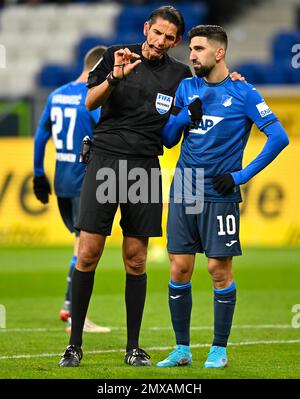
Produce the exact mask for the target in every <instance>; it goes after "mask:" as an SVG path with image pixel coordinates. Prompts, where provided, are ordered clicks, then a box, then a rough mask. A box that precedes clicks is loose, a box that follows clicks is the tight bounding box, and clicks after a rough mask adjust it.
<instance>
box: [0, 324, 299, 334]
mask: <svg viewBox="0 0 300 399" xmlns="http://www.w3.org/2000/svg"><path fill="white" fill-rule="evenodd" d="M232 328H235V329H288V328H290V329H292V328H293V327H292V325H291V324H240V325H233V326H232ZM111 329H112V330H114V331H118V330H126V327H111ZM171 329H172V327H171V326H169V327H148V328H144V330H150V331H162V330H171ZM191 330H213V326H191ZM59 331H63V328H38V327H37V328H3V329H0V333H1V332H3V333H4V332H59Z"/></svg>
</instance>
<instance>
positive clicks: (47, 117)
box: [33, 46, 110, 332]
mask: <svg viewBox="0 0 300 399" xmlns="http://www.w3.org/2000/svg"><path fill="white" fill-rule="evenodd" d="M105 50H106V48H105V47H102V46H97V47H94V48H92V49H91V50H90V51H89V52H88V53H87V54H86V56H85V59H84V68H83V71H82V73H81V75H80V76H79V77H78V78H77V79H76V80H75V81H73V82H70V83H68V84H66V85H64V86H62V87H59V88H58V89H56V90H54V91H53V92H52V93H51V94H50V96H49V97H48V100H47V103H46V106H45V109H44V112H43V114H42V116H41V118H40V121H39V124H38V127H37V130H36V133H35V139H34V179H33V189H34V193H35V196H36V197H37V199H38V200H40V201H41V202H42V203H43V204H47V203H48V201H49V194H51V186H50V183H49V181H48V178H47V176H46V175H45V171H44V156H45V147H46V144H47V142H48V140H49V139H50V137H51V136H52V138H53V141H54V145H55V149H56V167H55V178H54V189H55V194H56V196H57V202H58V207H59V211H60V214H61V217H62V219H63V221H64V223H65V225H66V227H67V228H68V230H69V231H70V232H71V233H74V232H75V236H76V237H75V244H74V253H73V257H72V260H71V265H70V270H69V274H68V278H67V281H68V286H67V291H66V297H65V302H64V306H63V309H62V310H61V311H60V318H61V319H62V320H64V321H68V327H67V331H68V332H70V328H71V326H70V310H71V281H72V278H71V277H72V273H73V270H74V267H75V264H76V260H77V251H78V236H79V232H78V231H76V230H75V229H74V224H75V222H76V218H77V213H78V210H79V198H80V192H81V186H82V181H83V177H84V173H85V167H86V165H85V164H83V163H80V162H79V154H80V150H81V145H82V140H83V138H84V137H85V136H86V135H87V136H89V137H90V138H92V135H93V130H94V127H95V125H96V124H97V122H98V121H99V118H100V109H99V108H98V109H96V110H94V111H91V112H90V111H88V110H87V109H86V107H85V97H86V94H87V91H88V89H87V87H86V82H87V78H88V74H89V71H90V70H91V69H92V68H93V67H94V65H96V63H97V62H98V61H99V60H100V59H101V58H102V55H103V53H104V52H105ZM84 331H86V332H109V331H110V328H108V327H100V326H97V325H96V324H95V323H93V322H92V321H91V320H89V319H87V318H86V320H85V325H84Z"/></svg>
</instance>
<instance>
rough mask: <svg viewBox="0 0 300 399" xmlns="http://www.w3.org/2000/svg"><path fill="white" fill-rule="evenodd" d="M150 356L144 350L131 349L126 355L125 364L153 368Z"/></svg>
mask: <svg viewBox="0 0 300 399" xmlns="http://www.w3.org/2000/svg"><path fill="white" fill-rule="evenodd" d="M149 359H150V355H148V353H146V352H145V351H144V350H143V349H140V348H137V349H131V350H130V351H128V352H127V353H126V355H125V359H124V361H125V363H126V364H129V365H130V366H138V367H139V366H151V365H152V363H151V362H150V360H149Z"/></svg>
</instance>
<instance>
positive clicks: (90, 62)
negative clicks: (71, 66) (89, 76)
mask: <svg viewBox="0 0 300 399" xmlns="http://www.w3.org/2000/svg"><path fill="white" fill-rule="evenodd" d="M106 49H107V47H105V46H96V47H93V48H91V49H90V50H89V51H88V52H87V53H86V55H85V57H84V61H83V64H84V69H88V70H89V71H90V70H91V69H92V68H93V66H95V65H96V64H97V62H98V61H99V60H100V58H102V56H103V54H104V53H105V51H106Z"/></svg>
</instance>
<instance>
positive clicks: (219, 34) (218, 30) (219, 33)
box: [189, 25, 228, 50]
mask: <svg viewBox="0 0 300 399" xmlns="http://www.w3.org/2000/svg"><path fill="white" fill-rule="evenodd" d="M195 36H203V37H206V38H207V39H208V40H215V41H217V42H220V43H222V44H224V45H225V50H226V49H227V45H228V38H227V34H226V32H225V30H224V29H223V28H222V27H221V26H218V25H197V26H194V27H193V28H192V29H191V30H190V31H189V43H191V40H192V38H193V37H195Z"/></svg>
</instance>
